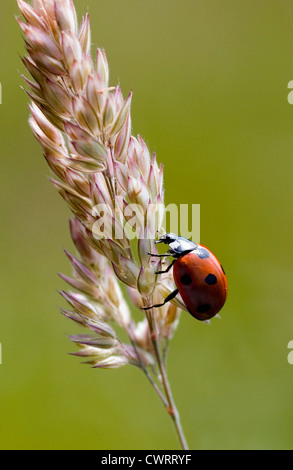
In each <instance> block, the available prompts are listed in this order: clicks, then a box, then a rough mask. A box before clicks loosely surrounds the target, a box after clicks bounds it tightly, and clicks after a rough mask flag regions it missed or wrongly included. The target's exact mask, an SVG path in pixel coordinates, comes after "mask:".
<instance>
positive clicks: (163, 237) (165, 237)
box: [156, 233, 178, 245]
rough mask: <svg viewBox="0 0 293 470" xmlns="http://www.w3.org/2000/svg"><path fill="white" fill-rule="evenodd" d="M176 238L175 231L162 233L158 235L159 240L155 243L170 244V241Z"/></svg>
mask: <svg viewBox="0 0 293 470" xmlns="http://www.w3.org/2000/svg"><path fill="white" fill-rule="evenodd" d="M176 240H178V235H176V234H175V233H164V234H163V235H160V237H159V240H157V241H156V243H165V244H166V245H170V243H172V242H175V241H176Z"/></svg>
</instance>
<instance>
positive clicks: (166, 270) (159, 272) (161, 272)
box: [155, 259, 176, 274]
mask: <svg viewBox="0 0 293 470" xmlns="http://www.w3.org/2000/svg"><path fill="white" fill-rule="evenodd" d="M175 261H176V259H174V260H173V261H172V263H170V264H169V266H168V268H167V269H165V271H156V272H155V274H164V273H168V272H169V271H170V269H171V268H172V266H173V264H174V263H175Z"/></svg>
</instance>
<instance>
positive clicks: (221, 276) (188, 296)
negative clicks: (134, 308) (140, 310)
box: [145, 233, 228, 320]
mask: <svg viewBox="0 0 293 470" xmlns="http://www.w3.org/2000/svg"><path fill="white" fill-rule="evenodd" d="M156 243H165V244H166V245H169V250H168V252H167V253H164V254H163V255H158V254H153V253H150V255H151V256H157V257H164V256H172V257H173V258H174V259H173V261H172V263H171V264H170V265H169V266H168V268H167V269H166V270H165V271H158V274H162V273H166V272H168V271H169V270H170V269H171V268H172V266H173V276H174V281H175V284H176V286H177V289H176V290H174V292H172V293H171V294H170V295H168V297H166V299H165V300H164V302H163V303H162V304H157V305H152V307H147V308H146V309H145V310H147V309H150V308H153V307H161V306H162V305H165V303H167V302H169V301H170V300H172V299H174V297H176V295H177V294H178V293H179V294H180V295H181V297H182V300H183V302H184V303H185V305H186V307H187V310H188V311H189V313H190V314H191V315H192V316H193V317H194V318H196V319H197V320H209V319H210V318H212V317H214V316H215V315H216V314H217V313H218V312H219V311H220V310H221V308H222V307H223V305H224V303H225V301H226V297H227V290H228V286H227V278H226V274H225V271H224V269H223V266H222V265H221V264H220V262H219V261H218V260H217V258H216V257H215V255H213V253H212V252H211V251H210V250H208V248H206V247H205V246H203V245H199V244H196V243H193V242H192V241H190V240H187V239H186V238H183V237H179V236H178V235H175V234H174V233H166V234H164V235H162V236H161V237H160V238H159V240H158V241H157V242H156Z"/></svg>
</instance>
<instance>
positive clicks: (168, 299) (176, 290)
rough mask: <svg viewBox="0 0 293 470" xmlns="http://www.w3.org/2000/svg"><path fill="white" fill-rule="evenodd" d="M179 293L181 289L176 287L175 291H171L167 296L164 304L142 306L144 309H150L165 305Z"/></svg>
mask: <svg viewBox="0 0 293 470" xmlns="http://www.w3.org/2000/svg"><path fill="white" fill-rule="evenodd" d="M178 293H179V290H178V289H175V290H174V291H173V292H171V294H169V295H168V297H166V298H165V300H164V302H163V303H162V304H156V305H152V306H151V307H144V308H142V310H150V309H151V308H157V307H163V305H165V304H166V303H167V302H170V300H172V299H174V298H175V297H176V295H177V294H178Z"/></svg>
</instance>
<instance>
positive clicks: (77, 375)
mask: <svg viewBox="0 0 293 470" xmlns="http://www.w3.org/2000/svg"><path fill="white" fill-rule="evenodd" d="M75 4H76V7H77V11H78V14H79V17H81V15H82V14H83V13H85V12H86V11H87V10H89V12H90V17H91V25H92V42H93V45H94V47H97V46H99V47H105V49H106V52H107V56H108V60H109V63H110V71H111V84H113V85H115V84H117V82H118V81H119V82H120V85H121V88H122V90H123V93H124V96H126V95H127V94H128V92H129V90H130V89H133V91H134V99H133V105H132V119H133V134H134V135H137V134H138V133H140V134H142V136H143V137H144V138H145V140H146V142H147V144H148V145H149V148H150V150H153V149H154V148H155V149H156V151H157V155H158V159H159V161H162V162H163V163H164V167H165V189H166V203H171V202H174V203H178V204H180V203H190V204H192V203H196V204H200V205H201V241H202V243H204V244H206V245H208V246H209V247H210V248H211V249H212V250H213V251H214V252H215V253H216V254H217V256H218V257H219V258H220V259H221V261H222V263H223V265H224V267H225V269H226V272H227V275H228V280H229V299H228V303H227V305H226V306H225V308H224V310H223V311H222V319H221V320H218V319H215V320H213V321H212V324H211V325H210V326H207V325H206V324H201V323H199V322H196V321H195V320H194V319H193V318H192V317H191V316H189V315H188V314H182V317H181V321H180V324H179V327H178V330H177V332H176V335H175V337H174V339H173V341H172V344H171V349H170V354H169V363H168V370H169V378H170V381H171V384H172V388H173V393H174V396H175V399H176V402H177V405H178V408H179V410H180V412H181V419H182V423H183V427H184V429H185V432H186V436H187V439H188V441H189V445H190V448H191V449H292V448H293V406H292V405H293V365H289V363H288V360H287V356H288V353H289V350H288V342H289V341H290V340H292V339H293V308H292V280H293V278H292V274H293V268H292V264H293V250H292V238H293V237H292V231H293V220H292V202H293V197H292V196H293V192H292V175H293V159H292V155H293V106H291V105H289V103H288V101H287V95H288V92H289V90H288V89H287V86H288V82H289V81H290V80H293V26H292V25H293V4H292V1H291V0H282V2H279V1H276V0H266V1H264V0H245V1H244V0H239V1H237V2H235V1H232V0H221V1H220V2H219V1H216V0H213V1H211V0H200V1H199V0H181V1H179V0H177V1H175V0H148V1H146V0H139V1H138V0H123V1H122V0H120V1H119V0H108V1H106V0H76V1H75ZM16 13H17V7H16V2H14V1H9V2H6V3H5V4H3V5H2V6H1V19H0V26H1V27H0V36H1V50H0V54H1V74H0V81H1V83H2V105H1V106H0V120H1V126H0V132H1V160H2V161H1V171H0V175H1V184H0V193H1V200H0V204H1V231H0V239H1V245H0V246H1V255H0V257H1V263H0V265H1V279H0V286H1V287H0V289H1V304H0V305H1V314H0V342H1V345H2V364H1V365H0V409H1V411H0V413H1V425H0V448H1V449H107V450H108V449H109V450H110V449H176V448H178V445H177V440H176V436H175V433H174V430H173V429H172V425H171V422H169V417H168V416H167V414H166V413H165V411H164V409H163V408H162V406H161V403H160V402H159V400H158V399H157V397H156V396H155V394H154V392H153V390H152V389H151V388H150V386H149V385H148V383H147V382H146V380H145V378H144V376H143V374H142V373H140V372H139V371H138V370H135V369H134V368H131V367H125V368H122V369H119V370H116V371H115V370H114V371H107V370H100V371H99V370H94V369H91V368H90V367H88V366H85V365H80V363H79V362H80V361H79V359H78V358H74V357H72V356H70V355H68V354H67V353H68V352H69V351H73V350H75V348H74V345H72V344H71V342H70V341H69V339H68V337H67V335H68V334H72V333H75V332H76V331H79V332H80V330H78V329H77V328H76V326H75V325H74V324H73V323H72V322H70V321H69V320H67V319H65V318H63V317H62V316H61V315H60V313H59V310H58V308H57V307H58V306H59V305H64V304H63V302H62V299H60V296H59V294H58V293H57V289H61V288H64V287H65V284H64V283H63V281H62V280H61V279H59V278H58V276H57V274H56V273H57V272H60V271H61V272H64V273H66V274H70V266H69V264H68V262H67V260H66V258H65V256H64V254H63V247H66V248H68V249H71V247H72V243H71V241H70V238H69V231H68V217H69V211H68V210H67V208H66V206H65V203H64V202H63V201H62V199H61V198H60V196H58V194H57V192H56V190H55V189H54V188H53V187H52V186H51V184H50V182H49V181H48V175H49V171H48V168H47V166H46V163H45V161H44V160H43V157H42V153H41V150H40V147H39V146H38V144H37V143H36V142H35V140H34V138H33V137H32V134H31V131H30V128H29V126H28V123H27V119H28V107H27V103H28V98H27V96H26V95H25V93H24V92H23V91H22V90H21V88H20V86H21V85H23V82H22V79H21V77H20V74H19V71H21V72H23V67H22V64H21V61H20V58H19V55H18V54H23V53H24V47H23V43H22V39H21V34H20V31H19V28H18V25H17V24H16V21H15V19H14V14H16Z"/></svg>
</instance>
